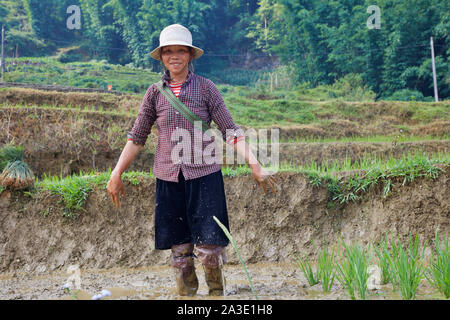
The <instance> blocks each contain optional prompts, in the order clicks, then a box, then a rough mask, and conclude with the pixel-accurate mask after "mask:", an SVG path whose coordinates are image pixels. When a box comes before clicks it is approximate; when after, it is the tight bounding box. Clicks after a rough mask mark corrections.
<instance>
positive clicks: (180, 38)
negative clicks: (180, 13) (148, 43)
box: [150, 24, 203, 60]
mask: <svg viewBox="0 0 450 320" xmlns="http://www.w3.org/2000/svg"><path fill="white" fill-rule="evenodd" d="M171 45H182V46H187V47H191V48H193V49H194V59H197V58H200V57H201V56H202V54H203V50H202V49H200V48H197V47H195V46H193V45H192V34H191V32H190V31H189V30H188V29H187V28H186V27H183V26H182V25H181V24H172V25H170V26H168V27H165V28H164V29H163V31H161V34H160V35H159V47H158V48H156V49H154V50H153V51H152V52H150V56H151V57H152V58H154V59H156V60H161V58H160V52H161V48H162V47H164V46H171Z"/></svg>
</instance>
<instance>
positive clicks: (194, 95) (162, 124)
mask: <svg viewBox="0 0 450 320" xmlns="http://www.w3.org/2000/svg"><path fill="white" fill-rule="evenodd" d="M169 80H170V79H169V76H168V74H164V75H163V76H162V81H163V84H164V85H166V86H167V85H168V84H169ZM178 99H180V100H181V102H183V103H184V105H185V106H186V107H188V108H189V109H190V110H191V111H192V112H194V113H195V114H196V115H198V116H199V117H200V118H201V119H203V120H204V121H206V123H208V125H210V124H211V120H212V121H214V122H215V123H216V124H217V126H218V128H219V130H220V131H221V133H222V138H223V139H224V141H226V142H229V141H230V140H232V139H233V138H234V137H239V136H243V135H244V134H243V131H242V129H240V128H239V127H238V126H237V125H236V124H235V123H234V122H233V119H232V118H231V114H230V112H229V111H228V109H227V108H226V106H225V103H224V101H223V98H222V95H221V94H220V92H219V90H218V89H217V88H216V86H215V85H214V83H213V82H212V81H211V80H209V79H206V78H203V77H201V76H198V75H196V74H194V73H192V72H191V71H189V73H188V76H187V79H186V81H185V82H184V84H183V85H182V87H181V91H180V95H179V97H178ZM155 121H156V126H157V129H158V145H157V147H156V154H155V162H154V165H153V173H154V174H155V176H156V177H157V178H158V179H161V180H165V181H172V182H178V174H179V172H180V171H179V170H182V172H183V176H184V178H185V179H186V180H189V179H195V178H200V177H203V176H205V175H208V174H211V173H214V172H217V171H219V170H220V169H221V167H222V164H221V161H222V159H220V162H219V163H212V164H207V163H205V159H203V157H201V158H199V157H198V155H200V156H201V155H202V154H204V151H205V148H206V147H207V146H209V145H211V143H212V141H214V140H213V139H214V138H212V140H209V138H205V135H204V138H203V139H202V137H201V135H202V132H201V130H198V129H197V128H196V129H195V131H197V132H196V135H194V125H193V124H192V123H191V122H189V121H188V120H187V119H186V118H185V117H183V115H181V114H180V113H179V112H178V111H177V110H176V109H175V108H174V107H172V105H171V104H170V103H169V102H168V101H167V100H166V98H165V97H164V96H163V95H162V94H161V93H160V92H159V90H158V89H157V88H156V86H155V85H154V84H153V85H151V86H150V87H149V88H148V89H147V92H146V93H145V96H144V99H143V101H142V104H141V107H140V109H139V113H138V116H137V118H136V121H135V123H134V125H133V128H132V129H131V132H129V133H128V137H129V138H131V139H132V140H133V143H135V144H141V145H144V144H145V142H146V141H147V137H148V135H149V134H150V130H151V127H152V125H153V123H155ZM178 128H182V129H186V130H187V131H188V132H189V134H190V137H191V138H190V139H182V138H181V137H180V138H179V140H178V141H172V139H171V137H172V133H173V132H174V131H175V130H176V129H178ZM194 137H196V138H199V139H200V140H199V139H195V140H196V141H194ZM201 140H203V141H201ZM180 143H181V145H182V146H184V147H185V149H183V148H182V147H181V146H180ZM214 143H215V142H214ZM187 144H190V146H189V145H187ZM174 147H177V150H180V149H183V150H182V152H181V153H179V154H180V155H181V156H183V152H184V150H192V152H191V161H178V162H177V163H173V161H172V157H171V154H172V150H173V149H174ZM199 147H201V149H200V148H199ZM209 149H211V146H209V147H208V150H209ZM207 153H208V151H207ZM209 153H210V154H211V155H213V156H214V152H209ZM194 154H196V155H197V157H196V158H195V159H196V161H194V160H195V159H194ZM184 159H185V160H186V158H184ZM198 159H200V161H198Z"/></svg>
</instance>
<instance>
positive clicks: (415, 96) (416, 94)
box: [385, 89, 425, 101]
mask: <svg viewBox="0 0 450 320" xmlns="http://www.w3.org/2000/svg"><path fill="white" fill-rule="evenodd" d="M385 100H391V101H394V100H395V101H425V98H424V96H423V94H422V93H421V92H420V91H417V90H411V89H402V90H398V91H395V92H394V94H392V95H391V96H390V97H388V98H386V99H385Z"/></svg>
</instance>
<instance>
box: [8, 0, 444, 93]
mask: <svg viewBox="0 0 450 320" xmlns="http://www.w3.org/2000/svg"><path fill="white" fill-rule="evenodd" d="M71 5H75V6H77V7H78V8H79V9H80V10H79V13H80V19H79V20H80V25H79V26H78V27H77V28H74V29H72V28H69V27H68V25H69V22H71V21H72V22H73V20H74V15H76V14H77V11H76V10H68V8H69V7H70V6H71ZM371 6H376V8H375V9H373V7H371ZM377 8H378V9H379V11H377V10H376V9H377ZM449 17H450V3H449V2H448V1H445V0H405V1H398V0H340V1H322V0H259V1H257V0H212V1H199V0H185V1H181V0H157V1H149V0H14V1H8V0H2V1H0V23H1V24H2V25H4V26H5V35H6V36H5V37H6V38H5V45H6V47H5V52H6V55H7V56H8V57H13V56H17V55H18V56H19V57H25V56H34V57H36V56H48V55H56V54H59V55H58V58H59V60H60V61H61V62H72V61H88V60H91V59H96V60H107V62H109V63H113V64H122V65H127V64H128V65H129V64H131V65H132V66H134V67H139V68H148V69H151V70H153V71H160V70H161V66H160V64H159V63H158V62H157V61H154V60H152V59H151V58H150V56H149V55H148V53H149V52H150V51H151V50H152V49H153V48H155V47H156V46H158V44H159V33H160V31H161V30H162V29H163V28H164V27H165V26H167V25H169V24H172V23H180V24H182V25H184V26H186V27H188V28H189V29H190V30H191V31H192V33H193V38H194V44H195V45H197V46H199V47H201V48H203V49H204V50H205V55H204V56H203V57H202V58H201V59H199V60H198V61H196V63H195V68H196V71H197V72H198V73H200V74H204V75H214V76H215V78H214V79H217V80H218V81H220V82H224V83H230V84H238V85H242V84H246V83H247V82H254V81H256V80H257V79H256V77H255V75H257V74H258V73H257V72H255V70H258V71H259V72H262V71H274V70H277V77H278V75H279V77H280V79H281V78H283V77H284V79H290V81H289V82H286V83H287V84H286V85H288V84H289V85H292V84H295V85H298V84H302V83H303V84H304V83H308V84H309V86H311V87H316V86H318V85H324V84H333V83H334V82H336V81H337V80H339V79H342V78H343V77H344V76H347V79H352V80H351V81H350V85H355V86H367V87H368V88H370V89H371V90H373V91H374V92H375V93H376V96H377V98H389V97H394V98H396V99H398V100H408V99H409V98H410V97H412V96H413V97H414V98H415V99H416V100H423V99H424V96H425V97H431V96H433V78H432V67H431V50H430V37H433V40H434V51H435V56H436V72H437V82H438V88H439V97H440V98H441V99H448V97H449V96H450V84H449V78H450V71H449V67H448V66H449V55H450V50H449V30H450V20H449ZM60 48H65V49H66V50H65V51H63V52H61V51H57V49H60ZM249 70H250V71H249ZM356 75H357V76H356Z"/></svg>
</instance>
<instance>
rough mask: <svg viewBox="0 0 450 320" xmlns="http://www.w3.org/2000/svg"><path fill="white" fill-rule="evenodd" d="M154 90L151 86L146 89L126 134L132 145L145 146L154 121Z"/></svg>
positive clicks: (154, 87) (153, 86)
mask: <svg viewBox="0 0 450 320" xmlns="http://www.w3.org/2000/svg"><path fill="white" fill-rule="evenodd" d="M156 90H157V89H156V86H155V85H151V86H150V87H149V88H148V89H147V92H146V93H145V96H144V99H143V100H142V103H141V107H140V108H139V113H138V116H137V118H136V121H135V122H134V125H133V128H132V129H131V131H130V132H128V134H127V137H128V139H129V140H132V141H133V143H134V144H140V145H145V142H146V141H147V138H148V135H149V134H150V131H151V129H152V125H153V123H154V122H155V120H156V108H155V102H154V99H153V97H154V95H155V91H156Z"/></svg>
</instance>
